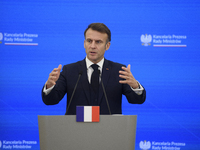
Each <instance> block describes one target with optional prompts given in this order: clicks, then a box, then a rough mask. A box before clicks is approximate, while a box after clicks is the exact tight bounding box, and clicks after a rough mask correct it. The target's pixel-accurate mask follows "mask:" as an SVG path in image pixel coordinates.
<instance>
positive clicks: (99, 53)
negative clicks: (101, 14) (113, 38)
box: [84, 29, 110, 64]
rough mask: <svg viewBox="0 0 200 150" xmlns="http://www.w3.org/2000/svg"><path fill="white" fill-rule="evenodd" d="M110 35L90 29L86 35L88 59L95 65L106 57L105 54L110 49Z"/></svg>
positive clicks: (85, 45) (85, 43)
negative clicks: (108, 40)
mask: <svg viewBox="0 0 200 150" xmlns="http://www.w3.org/2000/svg"><path fill="white" fill-rule="evenodd" d="M107 39H108V35H107V34H106V33H100V32H98V31H95V30H92V29H88V30H87V32H86V34H85V40H84V48H85V52H86V54H87V58H88V59H89V60H90V61H92V62H93V63H95V64H96V63H98V62H99V61H101V60H102V59H103V57H104V53H105V51H106V50H108V49H109V47H110V42H107Z"/></svg>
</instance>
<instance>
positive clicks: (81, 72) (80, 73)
mask: <svg viewBox="0 0 200 150" xmlns="http://www.w3.org/2000/svg"><path fill="white" fill-rule="evenodd" d="M82 74H83V71H80V72H79V75H78V80H77V81H76V85H75V87H74V90H73V92H72V96H71V98H70V101H69V104H68V106H67V111H66V113H65V115H67V112H68V109H69V106H70V104H71V102H72V98H73V97H74V93H75V91H76V87H77V85H78V81H79V80H80V77H81V75H82Z"/></svg>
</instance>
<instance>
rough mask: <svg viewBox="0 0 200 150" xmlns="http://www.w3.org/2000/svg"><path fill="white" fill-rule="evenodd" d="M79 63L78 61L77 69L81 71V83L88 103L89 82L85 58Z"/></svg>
mask: <svg viewBox="0 0 200 150" xmlns="http://www.w3.org/2000/svg"><path fill="white" fill-rule="evenodd" d="M79 63H80V69H79V71H82V72H83V74H82V77H81V78H80V81H81V85H82V88H83V90H84V92H85V95H86V97H87V101H88V104H90V87H89V82H88V76H87V67H86V62H85V59H84V60H82V61H80V62H79Z"/></svg>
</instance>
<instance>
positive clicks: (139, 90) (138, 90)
mask: <svg viewBox="0 0 200 150" xmlns="http://www.w3.org/2000/svg"><path fill="white" fill-rule="evenodd" d="M137 82H138V81H137ZM138 84H139V87H138V88H136V89H134V88H132V87H131V89H132V90H133V91H134V92H135V93H136V94H138V95H142V93H143V90H144V88H143V87H142V85H141V84H140V83H139V82H138Z"/></svg>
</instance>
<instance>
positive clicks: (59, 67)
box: [58, 64, 62, 72]
mask: <svg viewBox="0 0 200 150" xmlns="http://www.w3.org/2000/svg"><path fill="white" fill-rule="evenodd" d="M61 69H62V65H61V64H60V65H59V66H58V71H59V72H60V71H61Z"/></svg>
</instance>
